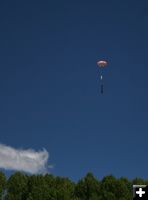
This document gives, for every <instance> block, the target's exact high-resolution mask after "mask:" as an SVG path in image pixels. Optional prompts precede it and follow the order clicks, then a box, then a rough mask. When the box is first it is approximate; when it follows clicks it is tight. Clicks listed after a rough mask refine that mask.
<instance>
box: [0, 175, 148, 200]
mask: <svg viewBox="0 0 148 200" xmlns="http://www.w3.org/2000/svg"><path fill="white" fill-rule="evenodd" d="M133 184H134V185H135V184H138V185H139V184H142V185H148V181H146V180H143V179H141V178H135V179H133V180H129V179H127V178H124V177H121V178H118V179H117V178H115V177H114V176H113V175H108V176H105V177H104V178H103V179H102V180H98V179H97V178H96V177H95V176H94V175H93V174H92V173H87V174H86V176H85V177H83V178H81V179H80V180H79V181H78V182H77V183H75V182H73V181H71V180H70V179H69V178H67V177H58V176H54V175H51V174H45V175H30V176H29V175H27V174H24V173H21V172H16V173H14V174H12V175H11V176H10V177H9V178H6V175H5V174H4V173H3V172H0V199H2V200H131V199H132V185H133Z"/></svg>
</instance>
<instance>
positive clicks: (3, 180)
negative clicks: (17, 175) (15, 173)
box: [0, 172, 6, 199]
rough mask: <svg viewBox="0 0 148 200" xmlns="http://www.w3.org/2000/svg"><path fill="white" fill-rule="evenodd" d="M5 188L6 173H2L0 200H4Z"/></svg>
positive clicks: (0, 173)
mask: <svg viewBox="0 0 148 200" xmlns="http://www.w3.org/2000/svg"><path fill="white" fill-rule="evenodd" d="M5 188H6V176H5V174H4V173H2V172H0V199H2V196H3V194H4V191H5Z"/></svg>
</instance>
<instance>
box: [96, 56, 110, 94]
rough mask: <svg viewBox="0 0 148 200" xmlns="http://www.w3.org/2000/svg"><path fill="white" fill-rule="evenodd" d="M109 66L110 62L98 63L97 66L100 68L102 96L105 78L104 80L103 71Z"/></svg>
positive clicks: (101, 61) (102, 61)
mask: <svg viewBox="0 0 148 200" xmlns="http://www.w3.org/2000/svg"><path fill="white" fill-rule="evenodd" d="M107 65H108V62H107V61H105V60H100V61H97V66H98V67H99V68H100V84H101V94H103V93H104V84H103V82H104V78H103V71H104V68H105V67H106V66H107Z"/></svg>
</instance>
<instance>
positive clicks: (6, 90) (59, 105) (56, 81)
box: [0, 0, 148, 180]
mask: <svg viewBox="0 0 148 200" xmlns="http://www.w3.org/2000/svg"><path fill="white" fill-rule="evenodd" d="M147 10H148V3H147V1H146V0H143V1H142V2H141V1H138V0H134V1H133V0H131V1H129V0H125V1H122V2H121V1H117V0H111V1H109V0H108V1H107V0H100V1H78V0H75V1H68V0H63V1H47V0H43V1H39V0H36V1H34V0H26V1H18V0H15V1H10V0H8V1H1V2H0V25H1V31H0V124H1V125H0V143H2V144H6V145H9V146H12V147H15V148H24V149H27V148H32V149H35V150H38V149H42V148H43V147H44V148H45V149H46V150H47V151H48V152H49V154H50V158H49V163H50V164H53V165H54V168H53V169H52V170H51V173H53V174H55V175H60V176H68V177H70V178H72V179H73V180H77V179H79V178H81V177H82V176H84V175H85V174H86V173H87V172H88V171H92V172H93V173H94V174H95V175H96V176H97V177H99V178H102V177H103V176H105V175H108V174H111V173H112V174H113V175H115V176H117V177H120V176H126V177H129V178H133V177H135V176H140V177H142V178H145V179H148V174H147V167H148V160H147V158H146V154H147V153H146V151H147V141H148V122H147V121H148V103H147V102H148V78H147V74H148V68H147V66H148V59H147V57H148V54H147V52H148V39H147V35H148V27H147V23H148V13H147ZM99 59H107V60H108V61H109V65H108V68H106V70H104V79H105V83H104V84H105V85H104V87H105V88H104V90H105V91H104V94H103V95H101V94H100V91H99V89H100V87H99V86H100V85H99V84H100V83H99V70H98V69H97V67H96V61H97V60H99Z"/></svg>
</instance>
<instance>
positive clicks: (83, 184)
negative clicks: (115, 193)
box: [75, 173, 100, 200]
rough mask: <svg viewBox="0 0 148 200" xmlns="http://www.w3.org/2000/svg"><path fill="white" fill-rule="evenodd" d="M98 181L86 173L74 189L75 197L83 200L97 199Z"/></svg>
mask: <svg viewBox="0 0 148 200" xmlns="http://www.w3.org/2000/svg"><path fill="white" fill-rule="evenodd" d="M99 188H100V183H99V181H98V180H97V179H96V178H95V177H94V176H93V174H92V173H88V174H87V175H86V176H85V177H84V178H83V179H81V180H80V181H79V182H78V183H77V185H76V187H75V195H76V196H77V197H79V198H80V199H83V200H96V199H97V198H98V197H99Z"/></svg>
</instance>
